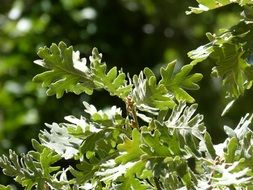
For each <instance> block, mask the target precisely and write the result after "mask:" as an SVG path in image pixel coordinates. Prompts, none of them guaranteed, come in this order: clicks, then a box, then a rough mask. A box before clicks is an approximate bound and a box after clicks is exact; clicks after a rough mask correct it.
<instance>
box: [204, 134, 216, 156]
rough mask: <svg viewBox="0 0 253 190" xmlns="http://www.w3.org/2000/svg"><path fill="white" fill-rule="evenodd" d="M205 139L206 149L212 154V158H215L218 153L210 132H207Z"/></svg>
mask: <svg viewBox="0 0 253 190" xmlns="http://www.w3.org/2000/svg"><path fill="white" fill-rule="evenodd" d="M204 139H205V141H204V143H205V145H206V150H207V152H208V153H209V155H210V156H209V157H211V158H212V159H215V158H216V156H217V155H216V152H215V149H214V146H213V143H212V138H211V136H210V135H209V133H205V136H204Z"/></svg>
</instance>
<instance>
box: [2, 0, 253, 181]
mask: <svg viewBox="0 0 253 190" xmlns="http://www.w3.org/2000/svg"><path fill="white" fill-rule="evenodd" d="M196 5H197V3H196V2H195V1H194V0H187V1H185V0H113V1H111V0H0V154H3V153H6V152H8V149H10V148H11V149H14V150H15V151H17V152H19V153H21V152H27V151H28V150H29V149H31V144H30V140H31V138H37V135H38V133H39V130H42V129H44V128H45V126H44V123H51V122H53V121H55V122H62V121H63V117H64V116H65V115H71V114H73V115H76V116H79V115H81V114H82V112H83V106H82V101H83V100H85V101H88V102H90V103H92V104H94V105H96V106H97V107H98V108H103V107H105V106H108V105H113V104H116V105H119V106H120V105H122V103H120V102H119V101H118V100H117V99H115V98H111V97H109V95H108V94H107V93H106V92H104V91H101V92H95V93H94V96H91V97H88V96H87V95H80V96H76V95H73V94H67V95H65V96H64V97H63V98H61V99H56V98H55V97H54V96H53V97H47V96H46V94H45V89H43V88H41V87H40V85H39V84H36V83H34V82H32V78H33V76H34V75H36V74H37V73H39V72H42V71H43V69H42V68H40V67H39V66H37V65H35V64H34V63H33V61H34V60H36V59H38V57H37V55H36V52H37V50H38V48H39V47H41V46H45V45H46V46H49V45H50V44H51V43H53V42H54V43H58V42H60V41H64V42H65V43H67V44H68V45H73V46H74V49H75V50H80V52H81V55H82V56H86V57H87V56H89V55H90V53H91V50H92V48H93V47H97V48H98V49H99V50H100V52H102V53H103V58H104V61H105V62H107V64H108V67H109V68H110V67H112V66H115V65H116V66H117V67H119V68H123V70H124V71H125V72H128V73H130V75H133V74H138V73H139V72H140V71H141V70H142V69H143V68H144V67H150V68H151V69H152V70H153V71H154V72H155V73H156V74H158V73H159V68H160V67H161V66H165V65H166V64H167V63H168V62H170V61H172V60H174V59H177V60H178V68H180V67H181V66H182V65H184V64H187V63H189V62H190V61H191V60H190V59H189V58H188V57H187V52H189V51H190V50H193V49H196V48H197V47H198V46H200V45H203V44H205V43H207V42H208V40H207V38H206V37H205V33H206V32H212V33H213V32H219V31H218V29H219V28H229V27H230V26H232V25H233V24H235V23H237V22H238V21H239V19H240V11H241V8H240V7H238V6H237V5H231V6H227V7H225V8H222V9H219V10H214V11H211V12H208V13H203V14H201V15H189V16H187V15H186V14H185V11H186V10H188V6H196ZM211 68H212V63H209V62H207V61H206V62H205V63H202V64H199V65H197V67H196V68H195V70H194V71H195V72H201V73H203V74H204V79H203V80H202V81H201V83H200V86H201V90H200V91H196V92H192V93H191V94H192V95H193V97H194V98H195V99H196V101H197V102H198V103H199V109H198V111H199V113H202V114H204V115H205V119H204V121H205V124H206V126H207V128H208V131H209V132H210V133H211V135H212V137H213V141H214V142H215V143H219V142H221V141H222V140H223V139H224V137H225V136H224V132H223V125H224V124H226V125H229V126H232V127H233V126H235V125H236V123H238V121H239V119H240V118H241V117H242V116H243V115H245V113H247V112H252V111H253V107H252V105H253V101H250V100H251V99H252V98H251V97H252V92H251V91H248V92H246V94H245V95H244V96H243V97H242V98H240V99H239V100H238V101H237V103H236V104H235V106H234V107H233V108H232V110H231V111H230V112H229V113H228V114H227V115H226V116H225V117H221V116H220V114H221V112H222V109H223V108H224V98H223V97H224V92H223V91H222V90H221V89H220V84H221V83H220V81H219V80H218V79H212V78H210V73H211ZM0 183H1V184H8V183H9V178H7V177H5V176H4V175H3V174H2V173H1V172H0Z"/></svg>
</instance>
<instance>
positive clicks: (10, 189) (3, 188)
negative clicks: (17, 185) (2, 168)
mask: <svg viewBox="0 0 253 190" xmlns="http://www.w3.org/2000/svg"><path fill="white" fill-rule="evenodd" d="M0 189H1V190H13V188H12V187H11V186H10V185H8V186H4V185H0Z"/></svg>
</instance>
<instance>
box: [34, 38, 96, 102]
mask: <svg viewBox="0 0 253 190" xmlns="http://www.w3.org/2000/svg"><path fill="white" fill-rule="evenodd" d="M38 55H39V57H40V58H42V60H36V61H35V63H37V64H39V65H41V66H43V67H45V68H46V69H48V71H45V72H43V73H41V74H38V75H36V76H35V77H34V81H36V82H41V83H42V86H43V87H48V90H47V94H48V95H53V94H56V97H57V98H61V97H62V96H63V94H64V92H74V93H75V94H80V93H82V92H85V93H87V94H92V92H93V89H94V88H95V85H94V83H93V80H92V78H91V76H90V71H89V69H88V67H87V66H86V61H85V59H81V60H80V58H79V52H74V51H73V48H72V47H71V46H70V47H67V46H66V44H64V43H63V42H60V43H59V45H58V46H57V45H56V44H52V45H51V46H50V48H47V47H44V48H40V49H39V51H38Z"/></svg>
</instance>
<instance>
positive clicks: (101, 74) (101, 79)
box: [90, 48, 132, 100]
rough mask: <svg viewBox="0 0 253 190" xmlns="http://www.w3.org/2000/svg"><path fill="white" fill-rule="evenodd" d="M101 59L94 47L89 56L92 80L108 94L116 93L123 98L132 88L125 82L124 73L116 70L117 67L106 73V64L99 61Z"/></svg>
mask: <svg viewBox="0 0 253 190" xmlns="http://www.w3.org/2000/svg"><path fill="white" fill-rule="evenodd" d="M101 59H102V55H101V54H99V52H98V50H97V49H96V48H94V49H93V51H92V56H91V57H90V62H91V66H90V67H91V72H92V78H93V80H94V82H95V83H96V85H97V86H98V87H100V88H104V89H105V90H107V91H108V92H109V93H110V95H112V96H114V95H116V96H118V97H120V98H121V99H123V100H125V98H126V97H127V96H128V95H129V93H130V92H131V90H132V85H128V84H127V81H126V74H125V73H123V72H122V71H117V67H113V68H112V69H110V70H109V71H108V72H107V73H106V67H107V66H106V64H105V63H101Z"/></svg>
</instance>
